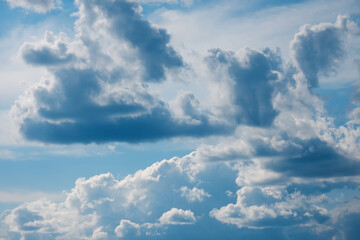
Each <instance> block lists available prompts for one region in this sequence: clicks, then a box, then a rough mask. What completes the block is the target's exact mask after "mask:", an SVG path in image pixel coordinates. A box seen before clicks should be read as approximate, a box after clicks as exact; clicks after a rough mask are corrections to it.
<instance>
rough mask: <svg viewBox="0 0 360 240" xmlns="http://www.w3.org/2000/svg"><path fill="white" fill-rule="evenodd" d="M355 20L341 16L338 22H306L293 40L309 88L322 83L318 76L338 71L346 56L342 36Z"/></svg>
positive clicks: (296, 61)
mask: <svg viewBox="0 0 360 240" xmlns="http://www.w3.org/2000/svg"><path fill="white" fill-rule="evenodd" d="M350 25H352V23H351V22H350V21H349V19H348V17H344V16H339V17H338V19H337V21H336V23H334V24H331V23H322V24H319V25H314V26H310V25H304V26H303V27H302V28H301V29H300V32H299V33H297V34H296V35H295V37H294V39H293V41H292V42H291V50H292V54H293V58H294V61H295V64H296V65H297V67H298V68H299V70H300V71H302V72H303V73H304V75H305V77H306V78H307V81H308V86H309V88H314V87H318V86H319V76H320V75H324V76H328V75H329V74H330V73H332V72H336V70H337V68H338V67H339V65H340V64H341V61H342V59H343V57H344V55H345V50H344V47H343V38H344V36H345V35H346V34H348V33H349V31H350V30H349V28H350V27H351V26H350Z"/></svg>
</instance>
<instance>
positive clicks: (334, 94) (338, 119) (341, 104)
mask: <svg viewBox="0 0 360 240" xmlns="http://www.w3.org/2000/svg"><path fill="white" fill-rule="evenodd" d="M313 91H314V92H315V93H316V94H318V95H319V96H320V98H321V99H323V101H324V104H325V108H326V110H327V112H328V114H329V116H331V117H333V118H334V124H335V126H337V127H338V126H341V125H344V124H345V123H346V122H347V121H349V120H350V119H349V117H348V116H349V113H350V111H351V110H352V109H353V107H354V106H353V105H352V103H351V99H350V97H351V94H352V91H353V86H352V83H346V84H343V85H342V86H338V87H336V88H335V87H334V88H329V87H326V86H322V87H320V88H315V89H313Z"/></svg>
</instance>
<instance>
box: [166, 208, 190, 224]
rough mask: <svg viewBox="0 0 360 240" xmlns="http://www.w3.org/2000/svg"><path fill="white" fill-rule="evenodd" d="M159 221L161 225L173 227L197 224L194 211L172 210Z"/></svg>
mask: <svg viewBox="0 0 360 240" xmlns="http://www.w3.org/2000/svg"><path fill="white" fill-rule="evenodd" d="M159 220H160V223H161V224H171V225H183V224H194V223H195V222H196V218H195V216H194V213H193V212H192V211H190V210H182V209H177V208H172V209H171V210H169V211H167V212H165V213H164V214H163V215H161V217H160V219H159Z"/></svg>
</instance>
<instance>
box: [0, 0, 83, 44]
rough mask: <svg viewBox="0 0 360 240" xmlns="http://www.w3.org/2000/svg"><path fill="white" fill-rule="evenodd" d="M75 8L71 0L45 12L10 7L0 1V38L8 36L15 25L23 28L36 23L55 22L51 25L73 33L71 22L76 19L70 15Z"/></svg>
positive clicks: (69, 33) (70, 33)
mask: <svg viewBox="0 0 360 240" xmlns="http://www.w3.org/2000/svg"><path fill="white" fill-rule="evenodd" d="M76 11H77V9H76V7H75V5H74V3H73V1H71V0H64V1H63V4H62V7H61V8H60V9H54V10H51V11H49V12H47V13H36V12H33V11H30V10H26V9H23V8H20V7H16V8H11V7H10V6H9V4H8V3H7V2H6V1H0V38H4V37H6V36H8V34H9V32H10V31H11V30H12V29H14V28H15V27H17V26H22V27H24V28H26V27H28V26H33V25H37V24H41V23H43V24H45V23H48V22H54V23H55V22H56V24H54V26H53V27H56V29H52V30H57V31H59V32H60V31H62V32H65V33H67V34H68V35H69V36H72V34H73V24H74V21H75V20H76V18H75V17H71V15H72V14H73V13H74V12H76Z"/></svg>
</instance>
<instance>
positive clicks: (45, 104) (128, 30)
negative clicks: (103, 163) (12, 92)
mask: <svg viewBox="0 0 360 240" xmlns="http://www.w3.org/2000/svg"><path fill="white" fill-rule="evenodd" d="M76 4H77V6H78V8H79V12H78V20H77V22H76V29H77V32H78V39H76V40H74V41H69V40H68V38H67V36H66V35H65V34H60V35H58V36H57V35H54V34H53V33H50V32H47V33H46V34H45V36H44V39H43V40H41V41H40V42H37V43H25V44H24V45H23V46H22V48H21V49H20V54H21V56H22V57H23V59H24V60H25V62H27V63H29V64H32V65H37V66H45V67H46V68H47V70H48V71H49V76H47V77H46V78H44V80H43V81H41V82H40V83H38V84H37V85H36V86H34V87H33V88H32V89H30V90H29V91H28V92H27V94H26V95H25V96H23V97H22V98H21V99H19V101H18V102H17V104H16V106H15V107H14V115H15V117H16V118H17V119H18V120H19V123H20V125H21V127H20V132H21V133H22V134H23V135H24V136H25V137H26V138H27V139H29V140H36V141H42V142H51V143H65V144H69V143H75V142H80V143H90V142H98V143H99V142H108V141H125V142H141V141H154V140H160V139H164V138H171V137H177V136H193V137H202V136H209V135H218V134H228V133H229V132H230V131H231V129H233V126H231V125H229V124H227V123H226V122H225V121H220V120H219V119H217V117H216V116H213V115H212V114H211V113H210V112H208V113H206V114H205V113H201V111H202V110H201V109H200V108H199V107H198V109H195V108H194V106H192V104H191V103H190V102H189V103H185V101H188V100H189V99H190V95H189V96H186V97H184V98H182V99H181V100H179V101H183V103H181V104H180V105H181V107H182V108H183V110H184V113H185V115H186V116H187V118H186V119H183V118H176V117H175V116H174V114H173V112H172V111H171V110H170V108H169V106H168V104H167V103H166V102H164V101H162V100H161V99H159V98H158V97H157V96H155V95H154V94H153V93H152V92H151V90H150V89H149V87H148V86H147V84H146V82H148V81H155V82H159V81H162V79H163V78H164V77H165V69H172V68H179V67H182V66H183V62H182V59H181V57H180V56H179V54H177V53H176V52H175V50H174V49H173V48H172V47H170V46H169V39H170V37H169V35H168V34H167V33H166V31H165V30H163V29H159V28H156V27H154V26H152V25H151V24H150V23H149V22H148V21H147V20H145V19H143V17H142V16H141V14H140V13H139V9H138V8H139V6H138V4H136V3H133V2H127V1H116V2H113V1H76ZM119 12H120V13H121V14H119ZM109 41H110V44H109V43H108V42H109ZM192 98H193V100H192V101H195V99H194V96H192Z"/></svg>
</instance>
